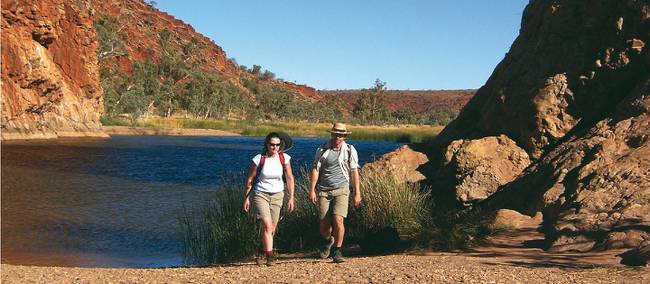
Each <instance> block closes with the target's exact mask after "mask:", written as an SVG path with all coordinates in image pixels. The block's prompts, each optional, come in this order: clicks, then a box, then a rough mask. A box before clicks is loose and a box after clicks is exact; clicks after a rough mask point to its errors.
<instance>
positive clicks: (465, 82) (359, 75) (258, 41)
mask: <svg viewBox="0 0 650 284" xmlns="http://www.w3.org/2000/svg"><path fill="white" fill-rule="evenodd" d="M156 3H157V4H156V7H157V8H158V9H160V10H162V11H165V12H167V13H169V14H171V15H173V16H174V17H176V18H178V19H181V20H183V21H185V22H186V23H188V24H190V25H192V26H193V27H194V29H195V30H196V31H197V32H199V33H202V34H204V35H205V36H207V37H209V38H211V39H213V40H214V41H215V42H216V43H217V44H218V45H219V46H221V47H222V48H223V49H224V50H225V51H226V54H227V55H228V57H231V58H235V59H236V60H237V62H238V63H239V64H244V65H246V66H249V67H251V66H252V65H253V64H257V65H261V66H262V68H263V69H268V70H270V71H272V72H274V73H275V74H276V76H277V77H278V78H282V79H284V80H286V81H290V82H296V83H300V84H307V85H309V86H312V87H315V88H317V89H358V88H368V87H370V86H372V85H373V83H374V81H375V79H376V78H379V79H381V80H382V81H385V82H386V83H387V88H389V89H411V90H420V89H433V90H439V89H471V88H478V87H480V86H482V85H483V84H484V83H485V81H486V80H487V78H488V77H489V76H490V74H491V73H492V70H493V69H494V67H495V66H496V65H497V64H498V63H499V62H500V61H501V60H502V59H503V57H504V55H505V53H506V52H508V50H509V49H510V45H511V44H512V42H513V41H514V39H515V38H516V37H517V35H518V34H519V27H520V23H521V15H522V13H523V10H524V7H525V6H526V4H527V3H528V0H494V1H485V0H455V1H451V0H449V1H439V0H428V1H427V0H401V1H398V0H392V1H386V0H374V1H373V0H364V1H362V0H347V1H345V0H328V1H315V0H314V1H309V0H302V1H301V0H275V1H273V0H266V1H264V0H247V1H241V0H240V1H236V0H228V1H226V0H215V1H194V0H186V1H178V0H160V1H156Z"/></svg>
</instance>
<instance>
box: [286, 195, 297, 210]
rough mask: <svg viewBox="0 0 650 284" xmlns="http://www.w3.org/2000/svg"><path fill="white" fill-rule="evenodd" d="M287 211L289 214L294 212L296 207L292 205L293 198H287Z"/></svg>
mask: <svg viewBox="0 0 650 284" xmlns="http://www.w3.org/2000/svg"><path fill="white" fill-rule="evenodd" d="M287 209H289V213H291V212H293V211H294V210H296V207H295V205H294V204H293V197H290V198H289V204H288V208H287Z"/></svg>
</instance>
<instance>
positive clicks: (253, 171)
mask: <svg viewBox="0 0 650 284" xmlns="http://www.w3.org/2000/svg"><path fill="white" fill-rule="evenodd" d="M256 175H257V165H255V163H251V166H250V168H249V169H248V178H246V183H245V184H244V201H243V203H242V209H243V210H244V212H248V209H249V208H250V201H249V200H248V195H249V194H250V192H251V189H252V188H253V180H255V176H256Z"/></svg>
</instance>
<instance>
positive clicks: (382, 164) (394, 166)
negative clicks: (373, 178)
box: [362, 145, 428, 183]
mask: <svg viewBox="0 0 650 284" xmlns="http://www.w3.org/2000/svg"><path fill="white" fill-rule="evenodd" d="M427 161H428V158H427V156H426V155H425V154H422V153H421V152H419V151H415V150H413V149H412V148H411V147H409V146H408V145H404V146H402V147H400V148H398V149H397V150H395V151H393V152H390V153H388V154H385V155H383V156H382V157H381V158H380V159H379V160H377V161H374V162H372V163H367V164H365V165H364V166H363V169H362V170H364V171H365V170H368V169H376V170H382V172H385V173H390V174H392V175H393V176H394V177H395V180H396V181H398V182H411V183H415V182H418V181H421V180H423V179H424V178H425V177H424V175H422V174H421V173H420V172H418V171H417V168H418V167H419V166H420V165H422V164H424V163H426V162H427Z"/></svg>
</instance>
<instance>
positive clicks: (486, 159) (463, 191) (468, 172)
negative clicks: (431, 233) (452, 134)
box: [443, 135, 530, 206]
mask: <svg viewBox="0 0 650 284" xmlns="http://www.w3.org/2000/svg"><path fill="white" fill-rule="evenodd" d="M528 164H530V160H529V159H528V154H527V153H526V151H524V150H523V149H521V148H519V147H518V146H517V145H516V144H515V142H514V141H512V140H511V139H510V138H508V137H507V136H505V135H500V136H496V137H494V136H491V137H485V138H481V139H476V140H456V141H453V142H451V144H449V146H448V147H447V149H446V151H445V156H444V159H443V171H445V172H446V173H448V175H451V176H453V179H454V180H456V184H455V186H454V192H455V198H456V200H458V201H459V202H461V203H462V204H463V205H465V206H468V205H471V204H474V203H476V202H478V201H482V200H484V199H486V198H488V196H490V195H492V194H493V193H494V192H496V191H497V189H498V188H499V187H500V186H502V185H504V184H506V183H508V182H510V181H512V180H514V179H515V178H516V177H517V176H518V175H519V174H520V173H521V171H522V170H523V169H525V168H526V167H527V166H528ZM443 178H448V177H443Z"/></svg>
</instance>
